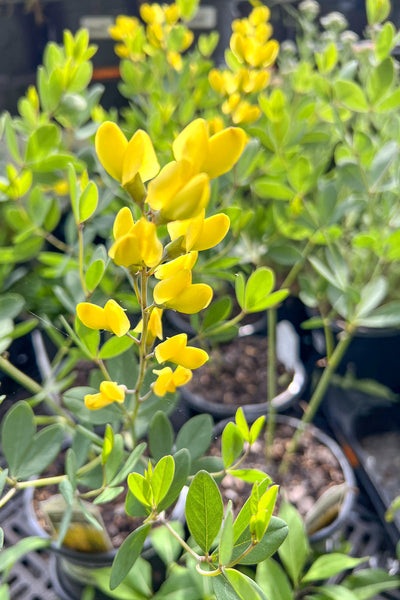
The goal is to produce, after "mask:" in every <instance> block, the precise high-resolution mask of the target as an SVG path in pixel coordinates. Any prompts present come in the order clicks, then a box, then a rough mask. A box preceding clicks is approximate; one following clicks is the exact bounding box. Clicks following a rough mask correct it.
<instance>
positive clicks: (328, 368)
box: [284, 324, 355, 463]
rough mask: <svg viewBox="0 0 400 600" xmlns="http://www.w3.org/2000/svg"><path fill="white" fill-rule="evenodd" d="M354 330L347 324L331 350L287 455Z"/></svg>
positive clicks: (294, 447) (320, 396)
mask: <svg viewBox="0 0 400 600" xmlns="http://www.w3.org/2000/svg"><path fill="white" fill-rule="evenodd" d="M354 332H355V327H354V326H353V325H352V324H348V326H347V329H346V331H344V332H343V334H342V335H341V337H340V339H339V343H338V344H337V346H336V348H335V350H334V351H333V353H332V356H331V358H330V360H329V362H328V365H327V366H326V367H325V369H324V371H323V373H322V376H321V378H320V380H319V382H318V384H317V387H316V388H315V390H314V393H313V395H312V397H311V400H310V402H309V404H308V406H307V409H306V411H305V413H304V415H303V418H302V419H301V427H299V429H298V430H297V431H296V433H295V434H294V436H293V438H292V439H291V442H290V444H289V447H288V450H287V456H288V455H290V454H292V453H293V452H295V451H296V449H297V445H298V443H299V439H300V436H301V434H302V433H303V431H304V428H305V425H307V424H308V423H310V422H311V421H312V419H313V417H314V415H315V413H316V412H317V410H318V408H319V405H320V404H321V401H322V399H323V397H324V395H325V393H326V390H327V389H328V385H329V383H330V381H331V379H332V376H333V375H334V373H335V371H336V369H337V368H338V366H339V365H340V363H341V361H342V358H343V356H344V355H345V352H346V350H347V348H348V347H349V344H350V342H351V340H352V338H353V336H354ZM286 460H287V457H286V459H285V461H284V463H286Z"/></svg>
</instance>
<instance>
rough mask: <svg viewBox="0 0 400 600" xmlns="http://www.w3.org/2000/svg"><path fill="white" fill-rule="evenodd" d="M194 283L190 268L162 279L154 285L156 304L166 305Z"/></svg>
mask: <svg viewBox="0 0 400 600" xmlns="http://www.w3.org/2000/svg"><path fill="white" fill-rule="evenodd" d="M191 283H192V273H191V271H190V270H188V269H182V270H181V271H178V272H177V273H175V274H174V275H172V276H171V277H168V279H162V280H161V281H160V282H159V283H157V285H156V286H155V287H154V291H153V298H154V302H155V303H156V304H160V305H166V304H167V302H168V301H169V300H171V299H173V298H175V297H176V296H177V295H178V294H180V293H181V292H182V291H183V290H184V289H185V288H187V287H188V286H190V285H191Z"/></svg>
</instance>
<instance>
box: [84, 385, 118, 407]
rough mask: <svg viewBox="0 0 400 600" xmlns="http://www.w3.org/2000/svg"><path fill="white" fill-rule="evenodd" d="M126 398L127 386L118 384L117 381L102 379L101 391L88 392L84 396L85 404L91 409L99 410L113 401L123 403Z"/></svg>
mask: <svg viewBox="0 0 400 600" xmlns="http://www.w3.org/2000/svg"><path fill="white" fill-rule="evenodd" d="M124 400H125V386H123V385H118V384H117V383H116V382H115V381H102V382H101V384H100V393H98V394H86V396H85V398H84V402H85V406H86V408H88V409H89V410H98V409H99V408H104V406H108V405H109V404H112V403H113V402H118V404H122V403H123V402H124Z"/></svg>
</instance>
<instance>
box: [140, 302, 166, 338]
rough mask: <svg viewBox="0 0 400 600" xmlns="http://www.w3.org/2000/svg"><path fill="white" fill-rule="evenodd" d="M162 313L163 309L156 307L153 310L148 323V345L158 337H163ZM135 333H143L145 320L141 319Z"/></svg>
mask: <svg viewBox="0 0 400 600" xmlns="http://www.w3.org/2000/svg"><path fill="white" fill-rule="evenodd" d="M162 314H163V309H162V308H157V307H154V308H153V310H152V311H151V314H150V318H149V322H148V324H147V340H146V343H147V345H150V344H152V343H153V342H154V340H155V339H156V338H158V339H160V340H162V339H163V329H162ZM134 331H135V333H142V331H143V320H142V319H141V320H140V321H139V323H138V324H137V325H136V327H135V329H134Z"/></svg>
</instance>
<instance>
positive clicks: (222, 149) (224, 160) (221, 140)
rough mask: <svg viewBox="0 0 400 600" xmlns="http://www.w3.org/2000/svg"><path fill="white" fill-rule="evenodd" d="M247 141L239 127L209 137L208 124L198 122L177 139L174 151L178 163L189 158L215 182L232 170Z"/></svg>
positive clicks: (200, 171) (197, 168) (196, 120)
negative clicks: (216, 178)
mask: <svg viewBox="0 0 400 600" xmlns="http://www.w3.org/2000/svg"><path fill="white" fill-rule="evenodd" d="M246 142H247V136H246V133H245V132H244V131H243V129H240V128H239V127H227V128H226V129H223V130H222V131H220V132H219V133H216V134H215V135H212V136H211V137H209V135H208V131H207V122H206V121H205V120H204V119H195V120H194V121H192V122H191V123H190V124H189V125H188V126H187V127H185V129H184V130H183V131H182V132H181V133H180V134H179V135H178V137H177V138H176V139H175V141H174V142H173V144H172V150H173V153H174V156H175V158H176V160H177V161H182V160H185V159H187V160H189V161H191V162H192V164H193V165H194V168H195V169H196V171H197V172H198V173H207V175H208V176H209V177H210V179H213V178H214V177H218V176H219V175H223V174H224V173H227V172H228V171H229V170H230V169H231V168H232V167H233V165H234V164H235V163H236V162H237V161H238V160H239V158H240V155H241V154H242V152H243V149H244V147H245V145H246ZM201 208H204V207H201ZM198 212H199V211H198ZM190 216H195V215H194V214H193V215H190ZM178 218H179V217H178ZM180 218H181V219H182V218H183V217H180ZM186 218H188V217H186ZM171 220H174V219H171Z"/></svg>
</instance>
